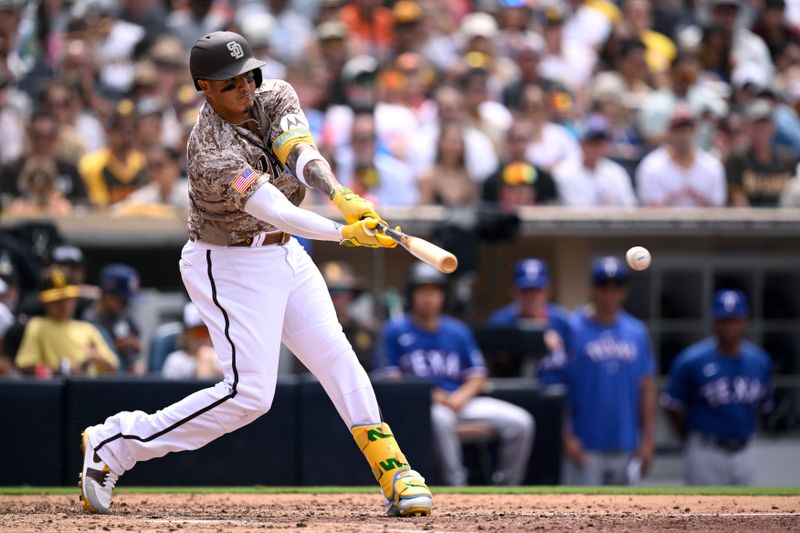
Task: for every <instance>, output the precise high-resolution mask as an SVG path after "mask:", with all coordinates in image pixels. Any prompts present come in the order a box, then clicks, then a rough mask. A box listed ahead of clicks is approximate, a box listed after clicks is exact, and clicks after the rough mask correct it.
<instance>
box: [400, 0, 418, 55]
mask: <svg viewBox="0 0 800 533" xmlns="http://www.w3.org/2000/svg"><path fill="white" fill-rule="evenodd" d="M392 21H393V25H392V29H393V31H394V54H395V56H399V55H401V54H404V53H406V52H420V51H421V50H422V48H423V46H424V45H425V42H426V39H425V33H424V32H425V29H424V24H423V21H422V8H421V7H420V5H419V4H418V3H417V2H414V1H413V0H399V1H398V2H395V4H394V7H393V8H392Z"/></svg>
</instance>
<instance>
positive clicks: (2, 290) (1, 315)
mask: <svg viewBox="0 0 800 533" xmlns="http://www.w3.org/2000/svg"><path fill="white" fill-rule="evenodd" d="M8 290H9V286H8V284H6V282H5V281H3V280H2V279H0V346H1V345H2V342H1V341H2V339H3V338H4V337H5V336H6V332H8V330H9V328H11V326H13V325H14V323H15V321H16V318H15V317H14V313H13V312H12V311H11V308H9V306H8V305H6V303H5V302H4V301H3V300H2V296H4V295H5V294H6V292H8ZM3 352H4V350H0V354H3ZM9 355H13V354H9ZM5 362H6V361H0V367H2V366H3V364H5ZM5 373H7V372H4V371H3V369H2V368H0V375H2V374H5Z"/></svg>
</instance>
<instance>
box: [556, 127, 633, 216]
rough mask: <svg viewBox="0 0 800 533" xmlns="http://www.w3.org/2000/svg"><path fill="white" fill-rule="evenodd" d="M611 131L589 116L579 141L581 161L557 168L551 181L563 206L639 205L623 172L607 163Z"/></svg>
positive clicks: (623, 170) (625, 173) (628, 179)
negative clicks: (553, 181) (555, 185)
mask: <svg viewBox="0 0 800 533" xmlns="http://www.w3.org/2000/svg"><path fill="white" fill-rule="evenodd" d="M610 135H611V128H610V126H609V124H608V121H607V120H606V119H605V118H604V117H603V116H602V115H592V116H590V117H589V120H588V121H587V123H586V125H585V127H584V131H583V135H582V138H581V153H582V156H583V157H581V159H580V161H569V162H566V163H564V164H562V165H559V166H557V167H556V169H555V171H554V174H553V177H554V178H555V180H556V184H557V186H558V196H559V199H560V200H561V203H562V204H563V205H569V206H594V207H601V206H609V207H634V206H636V205H637V204H638V201H637V200H636V195H635V194H634V192H633V187H632V186H631V180H630V177H629V176H628V173H627V172H625V169H624V168H622V167H621V166H620V165H618V164H617V163H615V162H613V161H611V160H610V159H608V152H609V148H610V145H609V137H610Z"/></svg>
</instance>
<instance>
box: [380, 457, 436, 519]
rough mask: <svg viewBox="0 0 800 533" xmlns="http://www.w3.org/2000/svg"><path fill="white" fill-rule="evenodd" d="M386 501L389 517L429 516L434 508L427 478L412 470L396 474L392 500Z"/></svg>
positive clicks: (399, 471)
mask: <svg viewBox="0 0 800 533" xmlns="http://www.w3.org/2000/svg"><path fill="white" fill-rule="evenodd" d="M385 501H386V504H387V505H386V514H387V515H388V516H429V515H430V514H431V509H432V508H433V495H432V494H431V491H430V489H429V488H428V486H427V485H426V484H425V478H424V477H422V476H421V475H420V474H419V472H417V471H416V470H411V468H403V469H401V470H398V471H397V472H395V474H394V481H393V482H392V495H391V500H389V499H386V500H385Z"/></svg>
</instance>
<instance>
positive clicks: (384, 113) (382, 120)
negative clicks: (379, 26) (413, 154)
mask: <svg viewBox="0 0 800 533" xmlns="http://www.w3.org/2000/svg"><path fill="white" fill-rule="evenodd" d="M406 57H407V56H404V58H403V59H405V58H406ZM399 59H400V58H398V60H399ZM378 90H379V94H380V98H379V101H378V102H377V103H376V105H375V112H374V115H375V134H376V135H377V137H378V142H379V143H380V144H381V146H383V147H384V148H385V149H387V150H389V152H390V153H391V154H392V155H393V156H395V157H397V158H400V159H402V158H404V157H405V156H406V153H407V152H408V144H409V142H410V139H411V137H413V136H414V134H415V133H416V132H417V130H418V129H419V120H418V119H417V115H416V112H415V110H414V109H413V108H412V104H411V93H410V92H409V86H408V80H407V78H406V75H405V73H404V72H402V71H401V70H400V69H398V68H395V67H387V68H385V69H383V70H382V71H381V73H380V75H379V76H378Z"/></svg>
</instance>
